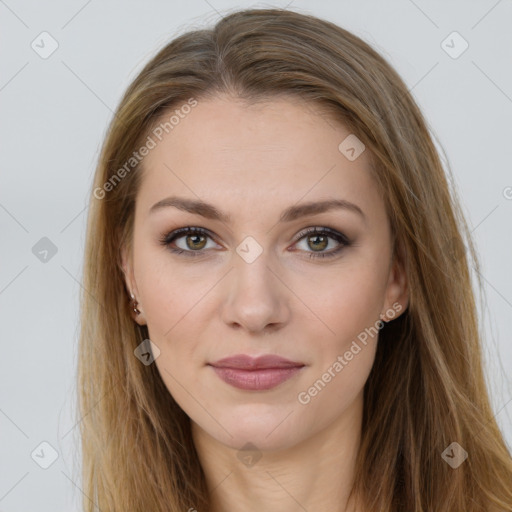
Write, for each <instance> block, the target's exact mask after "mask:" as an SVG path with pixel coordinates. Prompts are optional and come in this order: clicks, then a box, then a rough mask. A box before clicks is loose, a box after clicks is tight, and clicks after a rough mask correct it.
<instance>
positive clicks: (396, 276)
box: [381, 241, 409, 322]
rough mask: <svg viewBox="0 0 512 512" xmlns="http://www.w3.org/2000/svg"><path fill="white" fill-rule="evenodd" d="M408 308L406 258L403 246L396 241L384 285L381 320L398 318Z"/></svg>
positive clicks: (388, 320)
mask: <svg viewBox="0 0 512 512" xmlns="http://www.w3.org/2000/svg"><path fill="white" fill-rule="evenodd" d="M408 306H409V282H408V279H407V258H406V253H405V249H404V246H403V245H402V243H401V242H400V241H397V244H396V250H395V254H394V256H393V259H392V261H391V265H390V271H389V279H388V283H387V285H386V295H385V301H384V310H383V311H382V314H381V318H382V319H383V320H384V321H387V322H390V321H391V320H393V319H395V318H397V317H399V316H400V315H401V314H402V313H403V312H404V311H405V310H406V309H407V307H408Z"/></svg>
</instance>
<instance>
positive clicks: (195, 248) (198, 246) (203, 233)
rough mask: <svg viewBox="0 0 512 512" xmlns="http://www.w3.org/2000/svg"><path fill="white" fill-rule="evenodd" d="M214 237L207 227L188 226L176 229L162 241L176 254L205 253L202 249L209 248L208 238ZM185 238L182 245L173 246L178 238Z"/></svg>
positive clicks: (192, 254)
mask: <svg viewBox="0 0 512 512" xmlns="http://www.w3.org/2000/svg"><path fill="white" fill-rule="evenodd" d="M208 238H210V239H212V237H211V236H210V234H209V232H208V231H207V230H206V229H203V228H198V227H186V228H180V229H176V230H174V231H171V232H170V233H168V234H167V235H165V236H164V237H163V238H162V239H161V240H160V243H161V244H162V245H165V246H167V247H168V248H169V250H170V251H171V252H173V253H175V254H186V255H187V256H192V257H194V256H201V255H204V253H203V252H202V249H205V248H208V247H207V243H206V240H207V239H208ZM181 239H184V241H183V242H182V245H181V247H180V246H179V245H178V247H173V246H172V245H171V244H172V243H173V242H175V241H177V240H181Z"/></svg>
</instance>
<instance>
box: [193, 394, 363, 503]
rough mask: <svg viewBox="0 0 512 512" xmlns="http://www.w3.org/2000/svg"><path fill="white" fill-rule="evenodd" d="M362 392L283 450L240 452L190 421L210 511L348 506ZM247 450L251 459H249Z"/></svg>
mask: <svg viewBox="0 0 512 512" xmlns="http://www.w3.org/2000/svg"><path fill="white" fill-rule="evenodd" d="M362 410H363V398H362V393H361V395H359V396H358V397H357V398H356V399H355V400H354V402H352V404H351V405H350V407H349V408H348V409H347V410H345V411H344V413H343V415H342V416H340V417H338V418H336V419H335V420H334V421H333V422H332V423H330V424H329V425H328V426H327V427H326V428H324V429H323V430H321V431H319V432H316V433H315V434H314V435H312V436H311V437H309V438H306V439H304V440H303V441H301V442H300V443H299V444H296V445H294V446H293V447H291V448H288V449H286V450H272V451H261V452H255V453H251V452H247V455H248V457H249V458H243V459H242V460H241V456H240V452H239V450H238V449H236V448H231V447H228V446H226V445H225V444H223V443H220V442H219V441H217V440H216V439H214V438H213V437H211V436H210V435H209V434H208V433H206V432H205V431H204V430H203V429H201V428H200V427H199V426H198V425H197V424H196V423H194V422H191V425H192V435H193V439H194V444H195V446H196V450H197V453H198V456H199V459H200V462H201V466H202V468H203V471H204V473H205V476H206V482H207V486H208V489H209V491H210V499H211V512H230V511H233V510H244V511H245V512H260V511H261V510H269V511H271V510H279V511H280V512H292V511H293V512H296V511H297V510H307V511H308V512H316V511H324V510H330V511H333V512H354V509H353V508H352V505H350V504H349V503H348V500H349V494H350V490H351V487H352V484H353V479H354V470H355V462H356V456H357V453H358V450H359V445H360V434H361V422H362ZM251 455H252V456H253V458H252V460H251V459H250V457H251Z"/></svg>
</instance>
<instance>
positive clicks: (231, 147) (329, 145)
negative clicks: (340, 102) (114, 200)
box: [123, 97, 408, 512]
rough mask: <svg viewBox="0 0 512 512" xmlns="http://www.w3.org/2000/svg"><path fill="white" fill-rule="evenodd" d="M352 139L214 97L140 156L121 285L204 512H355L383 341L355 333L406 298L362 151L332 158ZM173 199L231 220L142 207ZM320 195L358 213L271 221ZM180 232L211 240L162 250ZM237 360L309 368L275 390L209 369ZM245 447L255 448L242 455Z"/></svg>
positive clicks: (293, 116) (304, 109)
mask: <svg viewBox="0 0 512 512" xmlns="http://www.w3.org/2000/svg"><path fill="white" fill-rule="evenodd" d="M349 134H350V132H349V131H348V130H347V129H346V128H344V127H343V126H342V125H341V124H339V123H335V122H334V121H332V120H330V119H329V120H328V119H327V118H325V117H322V116H320V115H318V114H317V113H316V112H315V111H314V105H311V104H302V103H299V102H298V101H297V100H296V99H291V100H287V99H272V100H269V101H268V102H265V103H261V104H257V105H252V106H248V105H247V104H246V103H244V102H243V101H240V100H235V99H233V98H230V97H218V98H215V99H210V100H204V101H199V102H198V105H197V106H196V107H195V108H194V109H192V111H191V112H190V113H189V114H188V115H187V116H186V117H185V118H184V119H182V120H180V122H179V124H178V125H177V126H175V127H174V129H173V130H172V131H170V132H169V133H168V134H166V135H165V137H164V138H163V140H162V141H161V142H159V143H158V145H157V146H156V147H155V148H154V149H152V150H151V152H150V153H149V155H148V156H147V157H146V158H145V160H144V177H143V181H142V184H141V188H140V190H139V193H138V196H137V200H136V212H135V224H134V233H133V237H134V238H133V251H132V252H128V251H124V252H123V265H124V269H125V275H126V282H127V286H128V287H129V289H130V290H131V291H132V292H133V293H134V295H135V297H136V299H137V301H138V303H139V305H138V308H139V310H140V311H141V313H140V315H138V316H137V317H136V321H137V322H139V323H140V324H141V325H144V324H147V326H148V330H149V335H150V339H151V340H152V342H153V343H154V344H155V345H156V346H157V347H158V348H159V350H160V354H159V356H158V357H157V358H156V360H155V364H156V365H157V368H158V370H159V372H160V374H161V376H162V379H163V381H164V382H165V385H166V386H167V388H168V390H169V393H171V394H172V396H173V397H174V399H175V400H176V401H177V402H178V404H179V405H180V406H181V408H182V409H183V410H184V411H185V412H186V413H187V415H188V416H189V417H190V418H191V420H192V421H191V424H192V434H193V438H194V442H195V445H196V448H197V451H198V454H199V458H200V461H201V464H202V466H203V468H204V471H205V475H206V478H207V483H208V486H209V488H210V490H211V496H212V504H213V509H212V510H213V511H214V512H231V511H234V510H244V511H247V512H251V511H258V512H260V511H261V510H267V511H273V510H275V511H280V512H292V511H294V512H295V511H301V510H304V509H305V510H307V511H308V512H320V511H325V510H329V511H339V512H348V511H351V512H353V511H354V510H355V509H354V508H353V506H352V503H351V502H350V503H347V500H348V495H349V491H350V488H351V485H352V481H353V474H354V462H355V458H356V455H357V453H358V449H359V443H360V433H361V420H362V413H363V387H364V384H365V382H366V380H367V378H368V375H369V372H370V370H371V368H372V365H373V361H374V356H375V349H376V344H377V340H378V334H377V335H373V336H368V337H367V342H366V344H363V343H362V342H361V341H360V340H361V337H359V338H358V336H360V335H361V333H364V332H365V329H369V328H371V327H374V326H375V325H378V321H379V320H380V319H381V318H382V317H383V316H386V317H387V319H391V318H393V317H394V318H396V317H397V316H399V315H400V314H401V312H403V311H404V310H405V309H406V307H407V303H408V290H407V281H406V276H405V271H404V268H403V266H402V265H401V264H400V262H399V261H398V260H392V258H391V257H392V240H391V231H390V225H389V219H388V218H387V215H386V211H385V206H384V203H383V200H382V198H381V197H380V194H379V190H378V188H377V186H376V184H375V182H374V181H373V180H372V178H371V177H370V173H369V155H368V151H363V152H362V153H361V154H360V156H359V157H357V158H356V159H355V160H353V161H350V160H349V159H348V158H347V157H346V156H345V154H343V153H342V152H341V151H340V150H339V149H338V146H339V144H340V143H341V142H342V141H343V140H344V139H345V138H346V137H347V136H348V135H349ZM169 196H179V197H181V198H187V199H191V200H194V201H195V200H199V199H200V200H202V201H205V202H207V203H211V204H212V205H214V206H215V207H216V208H217V209H218V210H220V211H221V212H223V213H226V214H229V215H230V216H231V219H230V220H229V221H228V220H227V219H225V220H224V221H222V220H214V219H211V218H206V217H203V216H201V215H199V214H197V213H190V212H187V211H184V210H181V209H178V208H176V207H173V206H167V207H162V208H157V209H156V210H154V211H150V209H151V207H152V206H153V205H154V204H155V203H157V202H159V201H161V200H162V199H164V198H167V197H169ZM326 199H340V200H341V199H343V200H345V201H349V202H350V203H352V204H355V205H356V206H357V207H359V208H360V210H361V211H362V212H363V214H364V216H363V215H361V214H360V213H358V212H357V211H355V210H353V209H348V208H338V209H331V210H328V211H325V212H321V213H310V214H308V215H307V216H302V217H299V218H295V219H293V220H291V221H287V222H280V220H279V219H280V215H281V213H282V212H283V211H284V210H285V209H287V208H288V207H290V206H299V205H303V204H305V203H309V202H319V201H323V200H326ZM187 226H193V227H202V228H204V229H206V230H207V231H208V233H207V234H206V235H201V234H194V233H191V234H188V235H187V233H185V234H183V233H180V235H178V237H179V238H175V239H174V240H173V241H172V242H171V243H170V245H169V246H165V245H164V244H162V243H161V242H160V241H159V239H160V238H162V237H165V235H167V234H168V233H169V232H171V231H173V230H175V229H178V228H183V227H187ZM314 227H317V228H318V229H319V230H321V229H322V228H327V227H328V228H331V230H334V232H335V233H342V234H344V235H345V236H346V237H347V238H348V240H349V241H350V243H349V244H348V245H346V246H344V244H343V243H342V242H339V241H337V239H336V238H332V236H331V234H332V231H331V233H327V234H326V233H323V234H322V233H316V234H314V233H309V234H307V233H306V234H304V235H302V236H300V237H298V236H297V235H301V234H302V233H303V231H304V230H305V229H306V228H314ZM247 237H252V239H247ZM171 247H173V248H175V249H181V250H183V251H185V252H187V254H188V255H187V254H184V253H182V254H176V253H172V252H171V250H170V249H171ZM237 248H239V249H242V250H241V251H240V250H239V251H238V252H237ZM338 248H341V250H340V251H339V252H337V253H336V254H334V251H336V250H337V249H338ZM260 249H261V254H259V251H260ZM192 252H194V253H195V254H192V255H190V253H192ZM198 253H199V254H198ZM319 253H324V254H327V253H331V254H333V256H332V257H325V258H322V257H320V256H318V254H319ZM246 255H250V256H255V255H256V256H257V257H256V258H255V259H254V260H253V261H250V262H249V261H248V260H247V259H246V258H244V257H243V256H246ZM310 256H313V257H310ZM390 312H391V315H390ZM354 341H356V345H357V346H359V348H360V350H359V351H358V352H357V353H355V350H357V349H354V344H353V343H354ZM351 347H352V348H351ZM350 351H352V354H354V355H353V356H352V357H350V355H348V357H345V355H346V354H347V352H350ZM234 354H248V355H251V356H259V355H262V354H277V355H280V356H282V357H285V358H287V359H290V360H293V361H298V362H301V363H302V364H303V365H304V366H303V367H302V368H301V369H300V371H298V372H297V373H296V374H294V375H293V376H292V377H291V378H289V379H288V380H286V381H284V382H282V383H280V384H278V385H277V386H275V387H273V388H271V389H266V390H246V389H239V388H236V387H234V386H232V385H231V384H229V383H226V382H225V381H224V380H222V379H221V378H219V376H218V375H217V374H216V372H215V371H214V370H213V368H212V366H210V365H209V363H212V362H215V361H216V360H218V359H220V358H223V357H227V356H231V355H234ZM339 356H340V357H342V359H343V361H344V363H343V364H342V363H341V362H340V360H339ZM349 358H350V359H349ZM336 361H338V365H336V364H335V363H336ZM340 366H341V368H342V369H341V370H340ZM326 373H328V376H327V377H326V376H325V374H326ZM329 376H330V378H329ZM319 379H320V380H322V382H323V385H319V386H318V388H319V389H316V388H314V389H316V392H315V390H314V389H313V390H312V391H311V388H312V387H314V383H315V382H317V381H318V380H319ZM308 390H309V391H308ZM247 443H250V446H249V447H252V451H250V450H249V451H240V449H241V448H242V447H244V446H246V445H247ZM247 456H248V457H247ZM251 457H252V458H251ZM190 507H191V508H192V509H193V507H194V504H193V503H191V504H190ZM358 512H362V511H358Z"/></svg>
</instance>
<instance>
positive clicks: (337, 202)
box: [149, 196, 367, 223]
mask: <svg viewBox="0 0 512 512" xmlns="http://www.w3.org/2000/svg"><path fill="white" fill-rule="evenodd" d="M170 206H173V207H174V208H178V209H179V210H183V211H185V212H188V213H192V214H196V215H201V216H202V217H205V218H207V219H212V220H219V221H221V222H224V223H229V222H231V215H229V214H227V213H224V212H222V211H220V210H219V209H218V208H216V207H215V206H214V205H212V204H209V203H206V202H204V201H200V200H195V199H187V198H183V197H176V196H171V197H166V198H165V199H162V200H160V201H158V202H157V203H155V204H154V205H153V206H152V207H151V208H150V209H149V214H151V213H154V212H156V211H158V210H161V209H163V208H167V207H170ZM335 209H338V210H339V209H343V210H348V211H351V212H354V213H357V214H358V215H360V216H361V217H362V219H363V220H364V221H365V222H366V220H367V219H366V216H365V214H364V212H363V210H361V208H359V206H357V205H356V204H354V203H351V202H350V201H347V200H345V199H328V200H325V201H311V202H309V203H301V204H300V205H293V206H290V207H289V208H287V209H286V210H284V211H283V213H282V214H281V216H280V217H279V222H291V221H294V220H296V219H299V218H301V217H306V216H308V215H316V214H319V213H324V212H327V211H330V210H335Z"/></svg>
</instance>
